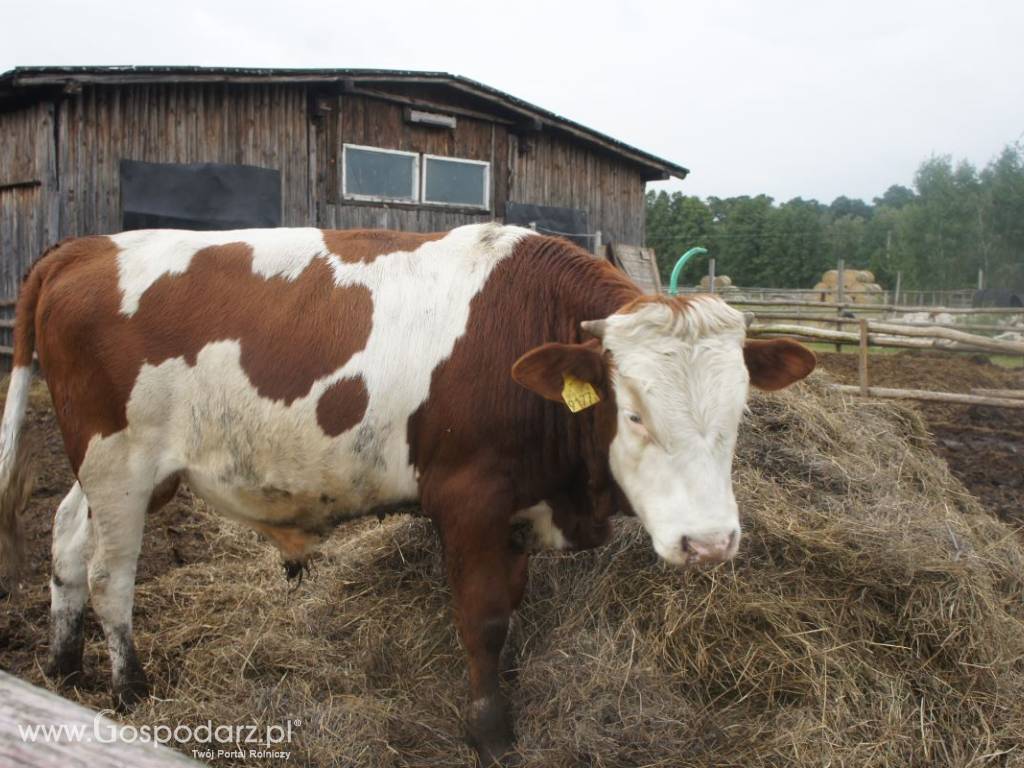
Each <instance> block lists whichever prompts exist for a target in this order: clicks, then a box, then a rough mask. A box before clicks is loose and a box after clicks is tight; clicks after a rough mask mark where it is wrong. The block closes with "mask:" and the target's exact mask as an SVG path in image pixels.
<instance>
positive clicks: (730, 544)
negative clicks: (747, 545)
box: [725, 529, 740, 549]
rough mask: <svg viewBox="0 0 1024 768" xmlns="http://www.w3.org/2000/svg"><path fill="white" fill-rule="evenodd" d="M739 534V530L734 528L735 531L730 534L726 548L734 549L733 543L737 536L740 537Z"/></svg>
mask: <svg viewBox="0 0 1024 768" xmlns="http://www.w3.org/2000/svg"><path fill="white" fill-rule="evenodd" d="M739 535H740V532H739V530H735V529H734V530H733V532H732V533H730V534H729V543H728V544H726V545H725V548H726V549H732V548H733V545H734V544H735V543H736V537H738V536H739Z"/></svg>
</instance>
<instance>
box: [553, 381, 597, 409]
mask: <svg viewBox="0 0 1024 768" xmlns="http://www.w3.org/2000/svg"><path fill="white" fill-rule="evenodd" d="M562 381H564V382H565V386H563V387H562V399H563V400H564V401H565V404H566V405H567V406H569V410H570V411H572V412H573V413H579V412H580V411H583V410H586V409H587V408H590V407H591V406H592V405H597V404H598V403H599V402H601V398H600V397H598V396H597V390H595V389H594V388H593V387H592V386H591V385H590V382H587V381H584V380H583V379H577V378H576V377H575V376H573V375H572V374H571V373H563V374H562Z"/></svg>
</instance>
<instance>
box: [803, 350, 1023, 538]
mask: <svg viewBox="0 0 1024 768" xmlns="http://www.w3.org/2000/svg"><path fill="white" fill-rule="evenodd" d="M818 360H819V365H821V366H823V367H824V368H825V369H826V370H827V371H828V372H829V373H831V374H832V375H833V376H835V377H836V378H837V379H838V380H840V381H842V382H844V383H847V384H856V383H857V356H856V355H853V354H835V353H818ZM868 371H869V375H870V383H871V384H872V385H875V386H880V387H901V388H908V389H930V390H936V391H942V392H961V393H965V394H969V393H970V391H971V388H972V387H978V388H984V389H1024V368H1004V367H1001V366H998V365H994V364H993V363H990V362H989V361H988V359H987V358H986V357H984V356H976V357H968V356H956V355H951V354H943V353H916V352H914V353H904V354H899V355H872V356H871V358H870V362H869V365H868ZM916 407H917V408H918V409H919V410H920V411H921V413H922V414H923V415H924V417H925V420H926V421H927V423H928V427H929V429H930V430H931V432H932V434H933V435H934V436H935V450H936V451H937V452H938V453H939V454H940V455H941V456H942V457H943V458H945V459H946V462H947V463H948V464H949V468H950V470H951V471H952V472H953V474H954V475H956V476H957V477H958V478H959V479H960V481H961V482H962V483H963V484H964V485H965V486H967V488H968V489H969V490H970V491H971V492H972V493H973V494H974V495H975V496H977V497H978V499H979V500H981V502H982V503H983V504H984V505H985V506H986V507H987V508H988V509H989V511H991V512H992V514H994V515H996V516H997V517H999V518H1000V519H1002V520H1004V521H1006V522H1008V523H1011V524H1014V525H1018V526H1024V409H1016V410H1011V409H1007V408H993V407H988V406H980V405H954V404H947V403H930V402H920V403H917V406H916Z"/></svg>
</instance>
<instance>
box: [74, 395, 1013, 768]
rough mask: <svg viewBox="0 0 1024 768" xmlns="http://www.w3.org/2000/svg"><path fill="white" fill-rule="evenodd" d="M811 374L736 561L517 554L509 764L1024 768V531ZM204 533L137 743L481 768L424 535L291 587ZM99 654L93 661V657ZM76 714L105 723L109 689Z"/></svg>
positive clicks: (164, 607)
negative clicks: (261, 745)
mask: <svg viewBox="0 0 1024 768" xmlns="http://www.w3.org/2000/svg"><path fill="white" fill-rule="evenodd" d="M823 381H824V378H823V377H820V376H817V375H815V376H814V377H812V379H811V380H810V381H809V382H807V383H806V384H804V385H801V386H798V387H796V388H795V389H794V390H793V391H791V392H788V393H782V394H778V395H773V396H755V397H754V399H753V401H752V403H751V414H750V416H749V418H748V419H747V420H746V422H745V424H744V426H743V429H742V435H741V439H740V444H739V448H738V456H737V469H736V488H737V494H738V498H739V502H740V506H741V514H742V516H743V519H744V526H745V529H746V530H745V538H744V543H743V546H742V548H741V551H740V554H739V557H738V558H737V559H736V561H735V562H734V563H732V564H729V565H725V566H720V567H718V568H716V569H713V570H684V571H679V570H673V569H670V568H668V567H665V566H664V565H662V564H661V563H659V562H658V561H657V559H656V557H655V555H654V553H653V551H652V549H651V546H650V543H649V541H648V539H647V537H646V536H645V535H644V533H643V532H642V530H640V529H639V528H638V526H637V525H636V523H635V521H631V520H623V521H622V522H621V524H619V525H618V527H617V530H616V533H615V537H614V540H613V542H612V543H611V544H610V545H608V546H606V547H604V548H602V549H599V550H596V551H593V552H587V553H580V554H576V555H564V554H543V555H539V556H536V557H535V558H534V559H533V562H532V572H531V584H530V589H529V593H528V597H527V599H526V602H525V604H524V606H523V608H522V610H521V612H520V614H519V616H518V618H517V619H516V622H515V627H514V630H513V632H512V637H511V641H510V649H509V654H508V661H509V665H510V667H512V668H514V669H515V670H516V671H517V674H515V675H514V676H511V675H510V680H509V691H510V697H511V699H512V701H513V703H514V706H515V709H516V711H517V713H518V734H519V745H520V749H521V752H522V757H523V758H524V762H525V763H527V764H528V765H536V766H566V768H568V767H569V766H573V767H575V766H595V767H598V766H601V767H603V766H608V767H609V768H610V767H612V766H616V767H617V766H623V767H625V766H688V765H693V766H750V767H754V766H851V767H852V766H856V767H857V768H864V767H867V766H989V765H992V766H996V765H998V766H1010V765H1024V752H1022V750H1024V747H1022V733H1024V546H1022V538H1021V534H1020V532H1019V531H1018V532H1015V531H1013V530H1012V529H1010V528H1009V527H1007V526H1006V525H1004V524H1002V523H1000V522H998V521H996V520H995V519H994V518H992V517H991V516H989V515H988V514H986V513H985V512H984V511H983V510H981V509H979V507H978V505H977V503H976V502H975V501H974V500H973V499H972V498H971V497H970V496H969V495H968V494H967V493H966V492H965V491H964V489H963V488H962V486H961V485H960V484H959V483H958V482H957V481H956V480H955V479H954V478H952V477H951V476H950V474H949V473H948V471H947V469H946V466H945V464H944V463H943V461H942V460H941V459H939V458H937V457H936V456H935V455H934V454H933V453H932V452H931V450H930V448H929V437H928V435H927V434H926V432H925V429H924V427H923V425H922V423H921V421H920V420H919V419H918V418H917V416H916V415H915V413H914V411H913V410H911V409H908V408H907V407H906V406H903V405H899V404H890V403H877V402H870V401H850V400H846V399H844V398H843V397H841V396H839V395H836V394H833V393H830V392H828V391H826V390H825V389H824V388H823V386H822V384H823ZM197 512H198V514H200V515H203V516H204V517H205V523H204V525H205V526H206V529H207V530H208V532H209V535H210V536H211V537H215V539H216V547H215V552H216V554H215V557H214V558H213V559H212V560H211V561H209V562H204V563H200V564H195V565H190V566H185V567H180V568H177V569H174V570H172V571H170V572H168V573H166V574H165V575H163V576H161V577H159V578H157V579H155V580H151V581H149V582H147V583H145V584H144V585H141V586H140V588H139V594H138V600H137V614H136V630H137V638H138V643H139V646H140V652H141V655H142V658H143V659H145V660H147V669H148V672H149V674H150V677H151V679H152V680H153V681H154V687H155V690H154V693H155V695H156V696H157V697H159V700H153V701H151V702H150V703H149V704H147V705H145V706H144V707H142V708H141V709H140V710H138V711H137V712H135V713H134V714H133V715H132V716H130V718H129V720H130V721H131V722H135V723H167V724H172V725H173V724H178V723H201V722H205V721H207V720H212V721H213V722H214V723H215V724H216V723H245V722H249V721H256V722H260V723H266V724H275V723H283V722H285V721H286V720H288V719H289V718H299V719H300V720H301V721H302V723H301V725H299V726H297V727H296V729H295V733H296V734H297V736H296V739H295V741H294V742H293V743H292V744H291V746H290V748H291V749H292V750H293V755H292V757H291V760H290V761H289V762H288V764H290V765H303V764H311V765H318V766H329V765H337V766H451V765H457V764H469V763H470V762H471V754H470V752H469V750H468V749H467V748H466V747H465V746H463V744H462V742H461V739H460V732H461V728H460V725H459V717H458V712H459V709H460V708H461V706H462V705H463V703H464V701H465V690H466V689H465V671H464V669H465V667H464V663H463V657H462V652H461V650H460V648H459V646H458V641H457V638H456V636H455V634H454V631H453V630H452V628H451V622H450V620H449V609H448V595H447V591H446V589H445V588H444V587H443V575H442V571H441V565H440V555H439V549H438V546H437V544H436V542H435V537H434V534H433V531H432V529H431V527H430V525H429V524H428V523H427V522H425V521H423V520H422V519H417V518H411V517H395V518H389V519H387V520H386V521H385V522H383V523H379V522H377V521H376V520H372V521H363V522H360V523H357V524H354V525H352V526H350V527H348V528H347V529H346V528H342V529H341V530H339V531H338V532H337V533H336V534H335V535H334V537H333V538H332V539H331V540H330V541H329V542H328V544H327V545H326V546H325V548H324V554H323V556H322V557H321V558H320V559H319V561H318V562H317V564H316V568H315V571H314V573H313V574H312V577H310V578H307V579H306V581H305V582H304V583H303V584H302V586H301V587H300V588H298V589H297V590H295V591H293V592H289V589H288V585H287V584H286V583H285V581H284V579H283V577H282V575H281V571H280V567H279V565H278V564H277V562H276V556H275V555H274V554H273V553H271V552H270V550H269V548H268V547H266V545H263V544H260V543H256V542H255V541H254V539H253V537H252V536H251V535H250V534H248V533H245V532H242V531H239V530H238V529H236V528H234V527H232V526H230V525H229V524H227V523H224V522H221V521H219V519H218V518H216V517H215V516H214V515H212V514H210V513H208V512H207V511H206V510H205V509H204V508H203V507H202V505H201V504H198V505H197ZM102 654H103V648H102V645H101V643H100V641H99V640H98V639H94V640H91V641H90V643H89V646H88V654H87V663H88V664H91V665H94V667H95V666H97V665H99V666H102V668H104V669H105V661H104V660H103V659H102ZM79 698H81V699H82V700H84V701H85V702H86V703H89V704H93V705H94V706H103V705H105V704H106V695H105V694H104V693H102V689H101V686H95V687H93V688H92V690H90V691H89V692H87V693H81V694H79ZM183 746H184V747H185V748H186V749H187V748H188V745H183ZM227 762H229V763H230V761H227ZM246 764H251V763H246ZM261 764H273V761H263V762H261Z"/></svg>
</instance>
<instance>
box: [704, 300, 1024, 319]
mask: <svg viewBox="0 0 1024 768" xmlns="http://www.w3.org/2000/svg"><path fill="white" fill-rule="evenodd" d="M724 298H725V300H726V301H727V302H728V303H729V304H732V305H734V306H737V307H813V308H815V309H856V310H859V311H862V312H925V313H928V314H940V313H945V314H949V315H1024V308H1021V307H910V306H904V305H903V304H857V303H854V302H849V301H844V302H836V301H785V300H779V299H766V300H763V301H758V300H757V299H733V298H730V297H729V296H725V297H724Z"/></svg>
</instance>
